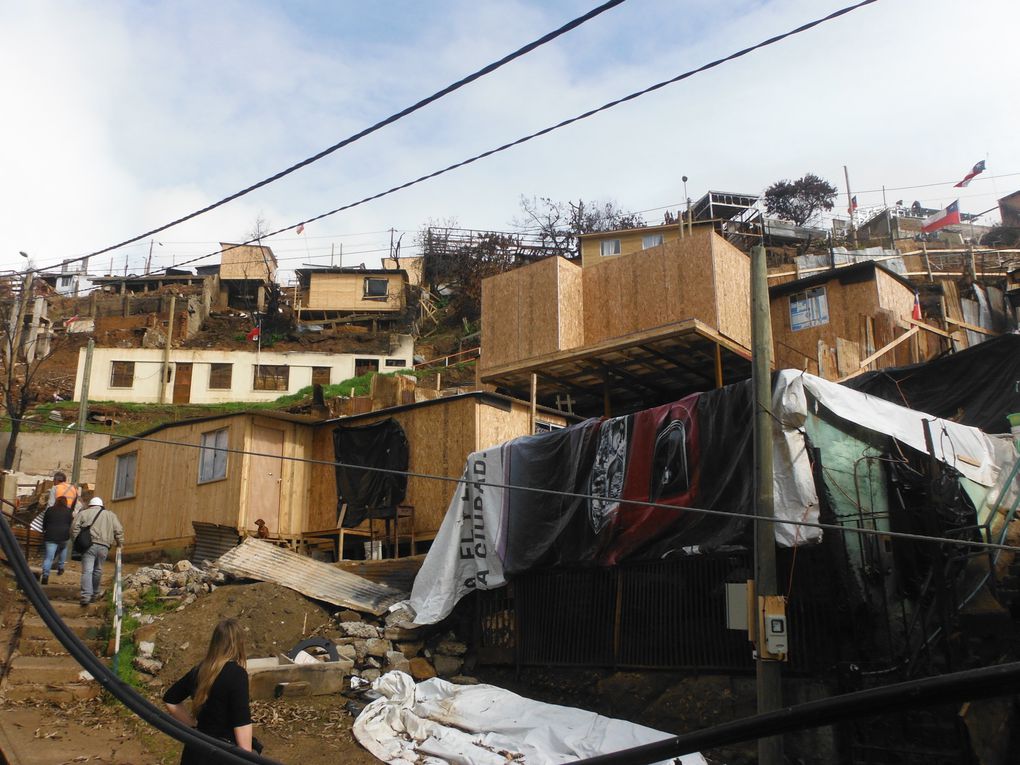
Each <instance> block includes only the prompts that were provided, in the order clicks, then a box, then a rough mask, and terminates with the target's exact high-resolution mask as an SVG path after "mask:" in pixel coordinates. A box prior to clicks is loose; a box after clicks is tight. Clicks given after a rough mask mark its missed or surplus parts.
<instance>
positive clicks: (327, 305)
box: [295, 268, 408, 320]
mask: <svg viewBox="0 0 1020 765" xmlns="http://www.w3.org/2000/svg"><path fill="white" fill-rule="evenodd" d="M295 273H296V274H297V279H298V296H297V314H298V317H299V318H300V319H304V320H315V319H329V318H335V317H339V316H343V315H347V314H373V315H379V316H385V315H386V314H391V315H392V314H399V313H400V312H401V311H403V310H404V307H405V306H406V304H407V297H406V294H407V283H408V280H407V272H406V271H404V270H403V269H397V270H388V269H382V268H299V269H297V270H296V271H295Z"/></svg>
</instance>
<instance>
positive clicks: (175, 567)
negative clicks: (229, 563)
mask: <svg viewBox="0 0 1020 765" xmlns="http://www.w3.org/2000/svg"><path fill="white" fill-rule="evenodd" d="M229 578H230V575H229V574H226V573H224V572H223V571H220V570H219V569H217V568H216V567H215V565H214V564H212V563H210V562H209V561H205V562H204V563H203V565H202V567H201V568H199V567H197V566H194V565H192V563H191V562H190V561H187V560H180V561H177V563H156V564H155V565H153V566H146V567H144V568H140V569H138V570H137V571H135V572H134V573H133V574H131V575H130V576H128V577H126V578H125V579H124V585H123V592H124V596H123V597H124V605H125V606H133V605H135V604H136V603H138V602H139V601H140V600H142V598H143V597H144V596H145V593H146V592H148V591H149V590H151V589H152V588H154V587H155V588H156V589H157V591H158V595H159V597H161V598H184V600H185V601H187V603H188V604H190V603H193V602H194V601H195V598H196V597H197V596H198V595H204V594H205V593H208V592H213V591H214V590H215V589H216V588H217V587H218V586H219V585H221V584H225V583H226V582H227V581H228V580H229Z"/></svg>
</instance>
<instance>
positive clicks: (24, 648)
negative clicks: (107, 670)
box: [18, 637, 109, 656]
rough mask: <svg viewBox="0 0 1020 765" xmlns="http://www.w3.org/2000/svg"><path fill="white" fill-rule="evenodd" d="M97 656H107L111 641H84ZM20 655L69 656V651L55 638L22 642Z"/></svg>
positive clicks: (19, 644)
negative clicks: (108, 645) (107, 648)
mask: <svg viewBox="0 0 1020 765" xmlns="http://www.w3.org/2000/svg"><path fill="white" fill-rule="evenodd" d="M82 642H83V643H84V644H85V646H86V647H87V648H88V649H89V650H90V651H92V653H94V654H95V655H96V656H105V655H106V645H107V643H108V642H109V641H107V640H99V639H98V638H96V639H86V640H83V641H82ZM18 653H19V654H21V655H23V656H67V649H66V648H64V646H63V645H62V644H61V643H60V641H59V640H57V639H56V638H55V637H50V638H49V639H47V640H22V641H20V642H19V643H18Z"/></svg>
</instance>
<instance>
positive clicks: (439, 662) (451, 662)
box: [432, 654, 464, 677]
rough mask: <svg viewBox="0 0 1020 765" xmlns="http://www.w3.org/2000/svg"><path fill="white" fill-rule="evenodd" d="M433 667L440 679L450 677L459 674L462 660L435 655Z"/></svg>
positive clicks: (462, 664) (462, 663)
mask: <svg viewBox="0 0 1020 765" xmlns="http://www.w3.org/2000/svg"><path fill="white" fill-rule="evenodd" d="M432 662H433V664H432V665H433V666H434V667H435V668H436V673H437V674H438V675H439V676H440V677H451V676H453V675H456V674H457V673H458V672H460V668H461V667H463V666H464V661H463V660H462V659H457V658H454V657H453V656H443V655H442V654H437V655H436V656H435V657H434V658H433V660H432Z"/></svg>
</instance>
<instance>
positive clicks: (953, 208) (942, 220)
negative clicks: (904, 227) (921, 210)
mask: <svg viewBox="0 0 1020 765" xmlns="http://www.w3.org/2000/svg"><path fill="white" fill-rule="evenodd" d="M959 222H960V200H959V199H957V200H956V201H955V202H953V203H952V204H951V205H949V206H948V207H946V208H944V209H942V210H939V211H938V212H937V213H935V214H934V215H929V216H928V217H927V218H925V219H924V223H923V224H922V226H921V231H923V232H924V233H926V234H930V233H931V232H932V231H938V230H939V229H940V228H945V227H946V226H952V225H954V224H956V223H959Z"/></svg>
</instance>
